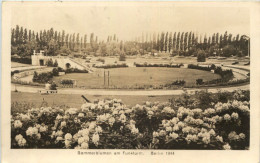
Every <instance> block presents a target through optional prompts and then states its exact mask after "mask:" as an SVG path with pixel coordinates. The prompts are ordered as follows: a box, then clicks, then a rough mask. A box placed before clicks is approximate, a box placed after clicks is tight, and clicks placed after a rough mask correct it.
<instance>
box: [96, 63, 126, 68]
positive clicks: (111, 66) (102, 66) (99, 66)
mask: <svg viewBox="0 0 260 163" xmlns="http://www.w3.org/2000/svg"><path fill="white" fill-rule="evenodd" d="M94 67H95V68H104V69H109V68H123V67H128V65H127V64H126V63H121V64H107V65H95V66H94Z"/></svg>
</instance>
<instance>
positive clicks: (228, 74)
mask: <svg viewBox="0 0 260 163" xmlns="http://www.w3.org/2000/svg"><path fill="white" fill-rule="evenodd" d="M188 68H190V69H197V70H203V71H211V70H214V73H215V74H218V75H220V76H221V79H214V80H211V81H208V82H207V84H218V83H223V82H228V81H229V80H231V79H232V78H233V77H234V74H233V71H232V70H231V69H230V70H223V69H222V68H221V67H219V66H216V65H214V64H212V65H211V66H207V67H205V66H199V65H194V64H189V65H188ZM202 84H203V83H201V82H200V81H199V83H198V81H197V85H202Z"/></svg>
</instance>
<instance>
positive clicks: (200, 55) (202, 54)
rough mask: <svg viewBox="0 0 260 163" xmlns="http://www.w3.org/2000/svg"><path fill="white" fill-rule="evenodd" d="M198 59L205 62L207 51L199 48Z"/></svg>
mask: <svg viewBox="0 0 260 163" xmlns="http://www.w3.org/2000/svg"><path fill="white" fill-rule="evenodd" d="M197 61H198V62H205V61H206V53H205V51H204V50H199V51H198V54H197Z"/></svg>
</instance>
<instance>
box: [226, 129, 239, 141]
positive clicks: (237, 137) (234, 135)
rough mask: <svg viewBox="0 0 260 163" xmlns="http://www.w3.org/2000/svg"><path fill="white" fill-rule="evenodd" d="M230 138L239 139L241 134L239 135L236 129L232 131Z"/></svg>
mask: <svg viewBox="0 0 260 163" xmlns="http://www.w3.org/2000/svg"><path fill="white" fill-rule="evenodd" d="M228 139H229V140H238V139H239V135H237V133H236V132H235V131H232V132H230V133H229V134H228Z"/></svg>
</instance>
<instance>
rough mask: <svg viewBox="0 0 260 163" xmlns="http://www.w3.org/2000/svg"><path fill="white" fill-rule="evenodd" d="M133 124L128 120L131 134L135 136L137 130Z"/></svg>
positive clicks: (133, 122)
mask: <svg viewBox="0 0 260 163" xmlns="http://www.w3.org/2000/svg"><path fill="white" fill-rule="evenodd" d="M135 123H136V122H135V121H134V120H130V124H129V125H128V126H129V129H130V130H131V133H132V134H134V135H137V134H138V133H139V129H138V128H136V127H135Z"/></svg>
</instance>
